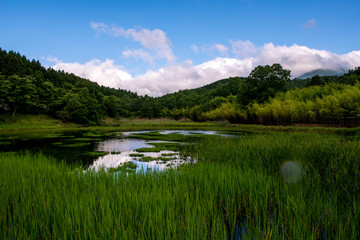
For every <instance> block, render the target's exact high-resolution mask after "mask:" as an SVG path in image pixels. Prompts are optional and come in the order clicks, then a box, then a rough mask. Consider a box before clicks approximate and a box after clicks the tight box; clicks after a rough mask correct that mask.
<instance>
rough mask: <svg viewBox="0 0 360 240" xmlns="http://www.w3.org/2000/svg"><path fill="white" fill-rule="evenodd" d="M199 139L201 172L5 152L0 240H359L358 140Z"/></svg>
mask: <svg viewBox="0 0 360 240" xmlns="http://www.w3.org/2000/svg"><path fill="white" fill-rule="evenodd" d="M196 141H197V143H198V144H191V145H185V147H184V150H183V151H184V153H183V154H189V155H191V156H193V157H194V158H196V159H197V162H196V164H189V165H185V166H182V167H180V168H178V169H176V170H167V171H163V172H156V171H148V172H140V173H136V174H135V173H134V174H129V173H126V172H124V173H122V172H118V173H117V174H116V177H115V175H114V174H111V173H109V172H105V171H99V172H94V171H87V172H83V170H82V169H78V168H76V167H75V166H69V165H66V164H65V163H59V162H58V161H57V160H56V159H52V158H49V157H46V156H44V155H42V154H41V153H40V154H36V155H32V154H30V153H24V154H19V153H3V154H0V187H1V188H0V190H1V194H0V238H1V239H24V238H26V239H28V238H30V239H35V238H36V239H39V238H41V239H44V238H55V239H59V238H61V239H65V238H66V239H79V238H80V239H90V238H91V239H98V238H99V239H322V238H325V239H359V237H360V236H359V235H360V233H359V231H358V227H359V224H360V200H359V193H360V188H359V184H360V181H359V180H360V174H359V164H360V159H359V156H360V144H359V140H358V139H356V138H350V139H349V138H345V137H340V136H334V135H323V134H322V135H321V134H315V133H291V132H287V133H282V132H274V133H269V134H254V135H247V136H244V137H239V138H227V139H226V138H215V137H203V138H198V139H196ZM287 163H291V164H287ZM284 169H285V170H284ZM293 176H296V178H292V177H293Z"/></svg>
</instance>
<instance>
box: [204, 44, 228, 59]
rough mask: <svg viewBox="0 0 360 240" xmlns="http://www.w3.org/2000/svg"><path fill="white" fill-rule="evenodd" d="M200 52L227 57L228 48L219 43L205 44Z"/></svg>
mask: <svg viewBox="0 0 360 240" xmlns="http://www.w3.org/2000/svg"><path fill="white" fill-rule="evenodd" d="M201 50H202V51H203V52H205V53H207V54H209V55H218V54H220V55H221V56H227V53H228V51H229V48H228V47H226V46H224V45H222V44H219V43H214V44H206V45H203V46H202V47H201Z"/></svg>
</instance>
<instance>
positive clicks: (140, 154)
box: [129, 153, 144, 157]
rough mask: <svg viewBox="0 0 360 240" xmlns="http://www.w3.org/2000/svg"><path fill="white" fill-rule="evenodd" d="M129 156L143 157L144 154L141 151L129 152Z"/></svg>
mask: <svg viewBox="0 0 360 240" xmlns="http://www.w3.org/2000/svg"><path fill="white" fill-rule="evenodd" d="M129 156H130V157H143V156H144V154H142V153H130V154H129Z"/></svg>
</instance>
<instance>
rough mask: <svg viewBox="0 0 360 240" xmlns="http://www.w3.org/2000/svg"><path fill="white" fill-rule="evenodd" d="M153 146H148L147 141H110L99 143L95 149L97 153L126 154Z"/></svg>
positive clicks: (124, 139) (128, 139)
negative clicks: (126, 152)
mask: <svg viewBox="0 0 360 240" xmlns="http://www.w3.org/2000/svg"><path fill="white" fill-rule="evenodd" d="M150 147H152V145H149V144H147V142H146V141H145V140H141V139H130V138H123V139H109V140H105V141H103V142H99V143H98V145H97V146H96V147H95V151H100V152H125V151H132V150H136V149H139V148H150Z"/></svg>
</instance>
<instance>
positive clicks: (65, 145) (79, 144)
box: [59, 142, 91, 148]
mask: <svg viewBox="0 0 360 240" xmlns="http://www.w3.org/2000/svg"><path fill="white" fill-rule="evenodd" d="M89 145H91V143H88V142H80V143H70V144H63V145H59V146H60V147H69V148H76V147H86V146H89Z"/></svg>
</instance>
